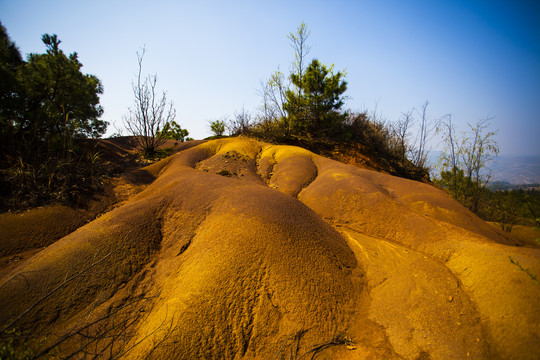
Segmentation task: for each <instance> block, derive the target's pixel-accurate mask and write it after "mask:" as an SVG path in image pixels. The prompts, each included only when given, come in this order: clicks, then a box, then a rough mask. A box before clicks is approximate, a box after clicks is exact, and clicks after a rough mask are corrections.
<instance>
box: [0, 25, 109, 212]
mask: <svg viewBox="0 0 540 360" xmlns="http://www.w3.org/2000/svg"><path fill="white" fill-rule="evenodd" d="M42 41H43V44H44V46H45V52H44V53H42V54H30V55H28V57H27V59H26V61H25V60H23V59H22V56H21V54H20V52H19V50H18V48H17V46H16V45H15V43H14V42H13V41H12V40H11V39H10V38H9V36H8V34H7V31H6V29H5V28H4V27H3V26H2V25H1V24H0V152H1V153H2V155H3V156H2V157H0V189H1V190H0V209H3V210H5V209H11V208H21V207H26V206H36V205H41V204H43V203H46V202H49V201H55V200H66V201H72V200H76V199H77V198H78V196H79V194H80V193H81V191H82V192H88V191H90V192H91V191H95V190H97V189H99V188H101V186H102V182H101V180H100V179H99V176H100V173H101V171H97V169H98V168H100V166H99V165H100V160H99V156H98V157H96V156H94V155H95V151H94V150H88V149H87V150H83V149H82V147H81V146H80V144H79V142H80V141H81V139H85V138H98V137H100V136H101V135H102V134H104V133H105V131H106V128H107V122H105V121H104V120H102V119H100V117H101V115H102V114H103V109H102V107H101V105H100V104H99V96H100V95H101V94H102V93H103V87H102V85H101V82H100V81H99V79H98V78H97V77H96V76H94V75H89V74H84V73H83V72H82V71H81V68H82V64H81V63H80V62H79V59H78V56H77V53H72V54H65V53H64V52H63V51H62V49H61V48H60V44H61V41H60V40H59V39H58V37H57V36H56V35H48V34H45V35H43V37H42Z"/></svg>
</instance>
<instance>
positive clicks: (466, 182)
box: [439, 116, 499, 212]
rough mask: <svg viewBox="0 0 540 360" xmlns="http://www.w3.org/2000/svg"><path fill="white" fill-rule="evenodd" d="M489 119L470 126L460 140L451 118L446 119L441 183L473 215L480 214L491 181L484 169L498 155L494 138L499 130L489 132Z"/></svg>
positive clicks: (441, 126) (444, 122) (444, 121)
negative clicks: (480, 204)
mask: <svg viewBox="0 0 540 360" xmlns="http://www.w3.org/2000/svg"><path fill="white" fill-rule="evenodd" d="M490 125H491V124H490V122H489V119H484V120H480V121H478V122H477V123H476V124H475V125H471V124H469V127H470V132H469V133H466V134H464V136H463V138H462V139H461V141H460V140H459V139H457V138H456V135H455V129H454V126H453V124H452V118H451V117H450V116H447V117H445V118H443V121H442V125H440V128H442V129H443V134H444V141H445V143H446V145H447V146H446V148H445V150H444V151H443V153H442V155H441V160H440V161H441V162H442V165H443V169H442V172H441V179H440V180H439V183H440V184H441V185H442V186H443V187H446V188H447V189H449V191H450V193H451V194H452V195H453V196H454V197H455V198H456V199H458V200H459V201H461V202H462V203H463V204H464V205H465V206H467V207H468V208H469V209H471V210H472V211H473V212H478V211H479V203H480V198H481V196H482V194H483V192H484V191H483V190H484V189H485V187H486V185H487V183H488V181H489V177H490V176H489V174H486V172H485V169H486V166H487V164H488V162H489V161H490V160H492V159H493V158H494V157H495V156H497V154H498V153H499V147H498V145H497V141H495V139H494V137H495V135H496V134H497V131H490V130H489V127H490Z"/></svg>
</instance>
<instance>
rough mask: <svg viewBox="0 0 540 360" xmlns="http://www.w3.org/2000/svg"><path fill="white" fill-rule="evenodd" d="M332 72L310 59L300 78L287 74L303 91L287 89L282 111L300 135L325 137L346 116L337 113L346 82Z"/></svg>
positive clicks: (341, 74)
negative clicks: (286, 114) (285, 112)
mask: <svg viewBox="0 0 540 360" xmlns="http://www.w3.org/2000/svg"><path fill="white" fill-rule="evenodd" d="M332 70H333V66H331V67H327V66H325V65H323V64H321V63H320V62H319V60H317V59H314V60H313V61H312V62H311V63H310V64H309V66H308V67H307V68H306V71H305V73H304V74H303V75H300V74H295V73H293V74H291V81H292V83H293V84H294V85H295V86H296V87H297V88H302V89H303V92H302V93H298V92H297V91H294V90H290V89H289V90H287V92H286V94H287V102H286V103H285V104H284V108H285V110H286V111H287V112H288V114H289V115H288V116H289V121H290V122H291V123H292V124H295V125H296V127H297V129H298V130H299V132H300V133H305V134H307V135H311V136H316V137H319V136H329V135H332V132H334V131H335V130H336V129H338V128H339V127H340V125H341V124H342V123H343V121H344V120H345V117H346V115H345V114H342V113H341V112H340V110H341V107H342V106H343V93H344V92H345V91H346V90H347V82H346V81H344V80H343V78H344V74H343V73H342V72H337V73H336V74H334V73H333V72H332Z"/></svg>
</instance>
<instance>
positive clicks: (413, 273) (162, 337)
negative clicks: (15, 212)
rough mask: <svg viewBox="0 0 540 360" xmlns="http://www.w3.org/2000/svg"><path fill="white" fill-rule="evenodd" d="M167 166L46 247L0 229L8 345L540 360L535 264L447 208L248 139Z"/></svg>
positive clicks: (432, 194) (391, 181)
mask: <svg viewBox="0 0 540 360" xmlns="http://www.w3.org/2000/svg"><path fill="white" fill-rule="evenodd" d="M178 150H179V151H178V152H177V153H175V154H174V155H172V156H170V157H168V158H166V159H164V160H162V161H160V162H157V163H155V164H153V165H150V166H148V167H146V168H144V169H143V170H139V172H138V173H137V174H138V175H137V176H138V177H140V178H141V179H142V178H144V181H140V182H133V183H130V182H129V181H126V182H125V183H122V184H120V185H121V186H123V187H124V188H123V190H122V191H124V193H126V194H128V195H125V196H124V197H123V198H122V201H121V202H119V203H118V204H117V205H116V206H114V207H113V209H112V210H110V211H108V212H106V213H104V214H103V215H101V216H98V217H97V218H95V219H94V220H93V221H90V222H88V223H86V224H85V225H84V226H80V227H78V228H77V230H75V231H71V230H72V229H71V228H70V230H65V232H66V234H65V236H63V237H61V238H60V239H58V240H56V238H57V237H58V235H57V230H54V231H49V232H47V230H44V233H47V234H49V233H53V235H54V234H56V235H54V236H53V235H51V236H49V235H46V236H49V237H47V239H46V241H44V242H40V241H39V236H38V235H36V233H35V231H34V232H31V231H30V230H28V231H27V232H29V233H31V234H32V235H31V236H19V238H18V240H17V244H18V245H17V246H15V245H13V243H14V240H13V239H12V238H9V236H10V235H9V232H8V231H7V230H6V231H5V235H4V238H3V239H2V241H3V242H5V243H6V244H11V245H9V246H4V247H7V248H9V249H11V250H10V252H9V254H8V255H9V256H18V255H17V254H18V251H21V252H22V251H23V250H24V251H25V252H24V254H26V255H25V256H21V257H20V259H18V261H17V263H16V264H12V265H10V266H9V267H5V268H4V270H3V272H2V278H1V280H0V303H1V304H2V307H1V308H0V332H1V334H2V335H3V337H4V338H6V339H7V338H8V336H9V334H18V335H17V337H16V339H18V340H17V341H20V342H19V343H17V341H15V342H14V343H13V345H10V346H13V347H17V346H24V347H26V348H27V349H28V348H29V349H33V350H34V351H35V354H36V355H47V354H49V355H52V354H54V355H59V356H62V357H67V356H70V355H72V356H75V357H84V356H94V354H99V356H100V357H102V358H110V357H115V358H116V357H124V358H129V359H132V358H140V359H148V358H154V359H164V358H174V359H179V358H182V359H196V358H213V359H240V358H245V359H255V358H257V359H300V358H304V359H305V358H312V357H313V356H317V358H320V359H323V358H327V359H467V358H470V359H499V358H500V359H528V358H530V359H533V358H537V357H538V356H539V354H540V338H539V336H540V325H539V324H540V304H539V300H538V299H540V285H539V283H538V280H537V278H536V275H538V274H540V250H539V249H538V248H537V247H535V246H534V244H530V245H527V246H521V245H523V242H520V241H519V240H516V239H513V238H509V237H508V236H507V235H505V234H504V233H502V232H499V231H498V230H497V229H496V228H494V227H492V226H490V225H488V224H486V223H484V222H483V221H482V220H480V219H479V218H478V217H476V216H475V215H474V214H472V213H470V212H469V211H467V210H466V209H464V208H463V207H462V206H460V205H459V204H458V203H457V202H455V201H454V200H452V199H451V198H450V197H448V196H447V195H446V194H445V193H443V192H441V191H439V190H437V189H435V188H433V187H432V186H430V185H427V184H423V183H420V182H415V181H410V180H405V179H401V178H397V177H393V176H390V175H386V174H382V173H378V172H375V171H372V170H367V169H361V168H358V167H353V166H349V165H345V164H342V163H339V162H336V161H333V160H329V159H326V158H323V157H320V156H317V155H314V154H313V153H310V152H309V151H307V150H304V149H301V148H297V147H292V146H274V145H268V144H265V143H261V142H257V141H255V140H251V139H243V138H237V139H223V140H214V141H209V142H205V143H201V144H198V145H197V146H193V147H191V148H187V147H186V148H185V149H183V150H182V149H178ZM135 183H136V186H137V190H136V191H131V192H130V191H129V189H132V188H131V186H135V185H134V184H135ZM121 186H120V188H122V187H121ZM126 187H127V188H129V189H128V190H126ZM62 211H65V213H62V217H65V218H66V222H70V224H71V223H72V222H77V221H79V220H80V219H79V218H78V217H77V215H74V214H71V213H69V212H68V211H67V210H62ZM42 212H43V211H42ZM38 215H39V214H38ZM38 215H36V218H39V219H41V220H40V221H39V222H38V223H37V224H40V225H39V226H42V227H43V228H44V229H46V228H47V226H46V225H43V224H47V222H46V220H43V219H42V218H44V217H46V216H47V214H46V213H45V212H43V214H41V213H40V215H39V216H40V217H37V216H38ZM0 221H8V220H6V219H1V218H0ZM19 222H20V224H23V223H25V222H24V219H23V220H20V221H19ZM20 224H19V225H18V226H19V229H24V228H25V226H23V225H20ZM26 224H27V225H26V226H27V227H28V228H30V227H31V226H32V225H31V224H32V223H31V222H26ZM77 224H78V223H77ZM50 227H54V228H55V229H57V228H60V227H61V225H58V224H56V223H55V222H53V221H52V220H51V222H50ZM75 227H76V226H75ZM20 231H23V230H20ZM58 231H59V230H58ZM63 231H64V230H63ZM6 234H7V235H6ZM62 235H63V234H62ZM44 236H45V235H44ZM55 236H56V237H55ZM26 239H31V240H26ZM25 241H28V242H31V243H25ZM35 244H42V245H43V246H41V247H40V248H36V245H35ZM518 245H520V246H518ZM0 248H2V247H0ZM29 251H30V252H29ZM4 255H6V254H4ZM12 337H13V336H12ZM21 339H26V340H25V341H26V343H25V342H24V341H23V340H21Z"/></svg>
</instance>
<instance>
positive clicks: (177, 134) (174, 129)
mask: <svg viewBox="0 0 540 360" xmlns="http://www.w3.org/2000/svg"><path fill="white" fill-rule="evenodd" d="M160 135H161V137H162V138H163V139H172V140H176V141H182V142H183V141H185V140H186V137H187V136H188V135H189V132H188V131H187V130H186V129H182V127H181V126H180V125H179V124H177V123H176V121H171V122H168V123H166V124H165V126H164V127H163V130H161V134H160Z"/></svg>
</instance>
